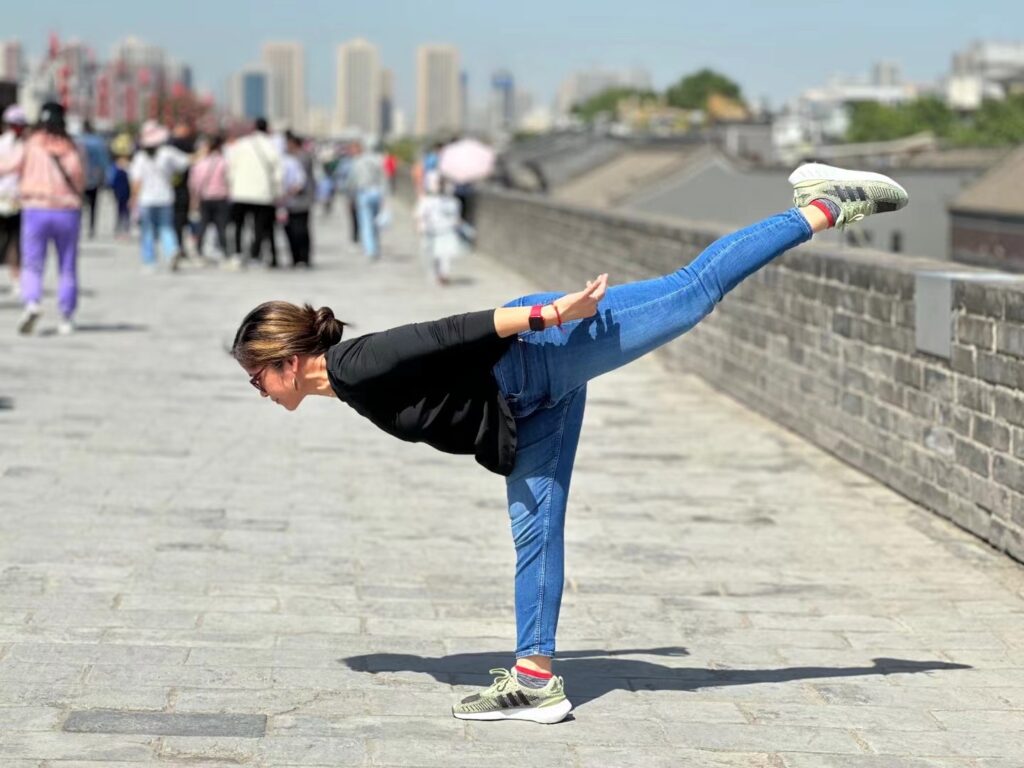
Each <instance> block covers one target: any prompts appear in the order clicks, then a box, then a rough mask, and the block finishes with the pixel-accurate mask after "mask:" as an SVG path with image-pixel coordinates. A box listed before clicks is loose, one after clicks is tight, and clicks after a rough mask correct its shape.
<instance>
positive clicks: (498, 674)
mask: <svg viewBox="0 0 1024 768" xmlns="http://www.w3.org/2000/svg"><path fill="white" fill-rule="evenodd" d="M487 674H489V675H494V682H493V683H491V685H490V687H489V688H488V689H487V690H486V691H484V693H485V694H495V693H504V692H505V691H507V690H508V689H509V688H510V687H511V686H512V684H513V683H515V682H516V678H515V675H513V674H512V672H511V671H510V670H507V669H505V668H504V667H495V668H494V669H492V670H490V671H489V672H488V673H487Z"/></svg>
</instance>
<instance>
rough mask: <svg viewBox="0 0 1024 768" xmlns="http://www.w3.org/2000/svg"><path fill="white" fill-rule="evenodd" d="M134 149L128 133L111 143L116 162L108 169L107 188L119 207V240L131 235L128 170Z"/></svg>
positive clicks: (115, 232)
mask: <svg viewBox="0 0 1024 768" xmlns="http://www.w3.org/2000/svg"><path fill="white" fill-rule="evenodd" d="M134 148H135V144H134V142H133V141H132V137H131V136H129V135H128V134H127V133H122V134H120V135H118V136H116V137H115V138H114V140H113V141H112V142H110V153H111V154H112V155H113V156H114V162H112V163H111V164H110V167H109V168H108V169H107V186H108V187H109V188H110V192H111V194H112V195H113V196H114V203H115V204H116V205H117V219H116V220H115V222H114V236H115V237H118V238H125V237H128V236H129V234H130V233H131V207H130V203H131V198H132V185H131V180H130V179H129V178H128V170H129V168H130V167H131V155H132V151H133V150H134Z"/></svg>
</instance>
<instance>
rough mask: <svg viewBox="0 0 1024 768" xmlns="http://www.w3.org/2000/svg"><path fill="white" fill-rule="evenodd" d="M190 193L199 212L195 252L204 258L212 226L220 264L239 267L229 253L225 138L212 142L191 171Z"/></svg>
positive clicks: (220, 137) (229, 216)
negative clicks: (206, 240)
mask: <svg viewBox="0 0 1024 768" xmlns="http://www.w3.org/2000/svg"><path fill="white" fill-rule="evenodd" d="M188 184H189V193H190V195H191V198H192V205H193V206H195V207H197V208H198V210H199V229H198V230H197V231H196V253H197V254H198V255H199V256H200V257H202V256H203V247H204V246H203V241H204V240H205V239H206V230H207V228H208V227H209V226H210V225H211V224H212V225H213V228H214V231H215V232H216V233H217V250H218V251H219V255H220V259H221V263H222V264H224V265H236V264H237V262H236V260H235V259H234V258H233V257H231V256H230V254H229V251H228V220H229V219H230V218H231V202H230V200H229V199H228V162H227V160H226V159H225V158H224V137H223V136H222V135H219V134H218V135H216V136H213V137H212V138H211V139H210V143H209V147H208V149H207V152H206V155H205V156H204V157H203V158H202V159H201V160H199V161H198V162H196V164H195V165H194V166H192V170H191V171H189V179H188Z"/></svg>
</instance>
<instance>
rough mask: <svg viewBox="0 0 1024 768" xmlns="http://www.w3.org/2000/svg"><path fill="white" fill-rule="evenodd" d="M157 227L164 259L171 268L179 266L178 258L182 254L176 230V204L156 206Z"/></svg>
mask: <svg viewBox="0 0 1024 768" xmlns="http://www.w3.org/2000/svg"><path fill="white" fill-rule="evenodd" d="M156 212H157V213H156V216H157V228H158V230H159V234H160V250H161V251H163V255H164V259H165V260H166V261H168V262H169V263H170V265H171V269H175V268H176V267H177V266H178V258H179V256H180V255H181V247H182V246H181V243H180V242H178V235H177V234H176V233H175V230H174V206H173V205H159V206H156Z"/></svg>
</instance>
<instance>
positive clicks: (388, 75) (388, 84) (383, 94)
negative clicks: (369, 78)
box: [380, 69, 395, 136]
mask: <svg viewBox="0 0 1024 768" xmlns="http://www.w3.org/2000/svg"><path fill="white" fill-rule="evenodd" d="M394 114H395V73H394V72H392V71H391V70H390V69H382V70H381V71H380V135H381V136H390V135H391V133H392V131H393V130H394V126H395V120H394Z"/></svg>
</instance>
